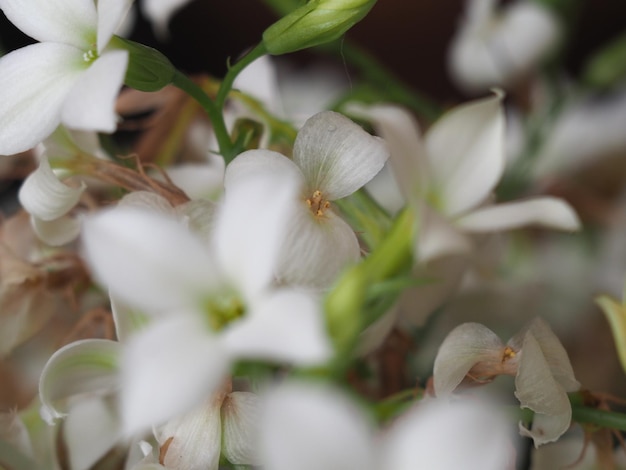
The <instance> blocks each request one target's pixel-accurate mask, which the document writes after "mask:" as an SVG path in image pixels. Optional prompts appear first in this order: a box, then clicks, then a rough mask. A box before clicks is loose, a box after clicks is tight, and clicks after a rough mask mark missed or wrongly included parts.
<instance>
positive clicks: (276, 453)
mask: <svg viewBox="0 0 626 470" xmlns="http://www.w3.org/2000/svg"><path fill="white" fill-rule="evenodd" d="M479 423H480V424H479ZM294 431H296V432H294ZM509 434H510V433H509V432H508V426H507V424H506V422H505V421H504V420H503V419H502V416H500V415H499V414H497V412H496V410H495V409H492V408H490V407H488V406H486V405H485V404H482V403H480V402H479V401H478V400H474V401H472V402H471V403H464V402H458V403H451V402H446V401H443V400H426V401H425V402H423V403H420V404H419V405H418V406H417V407H415V408H414V409H413V410H411V411H409V412H408V413H406V414H405V415H404V416H401V417H400V418H399V419H398V420H397V422H396V423H394V424H393V425H392V426H391V428H390V429H388V430H386V431H385V432H384V433H383V434H382V435H381V436H378V437H376V436H375V431H374V427H373V425H372V423H371V422H370V421H369V420H368V419H367V418H366V416H365V413H363V411H362V410H361V409H359V408H358V407H357V406H356V405H355V404H354V403H353V402H352V401H351V400H350V399H349V398H348V397H347V396H345V395H343V394H341V393H340V392H339V391H338V390H335V389H333V388H331V387H329V386H327V385H322V384H306V383H297V382H296V383H288V384H285V385H283V386H281V387H280V388H278V389H276V390H274V391H273V392H271V393H270V394H269V395H268V397H267V400H266V403H265V409H264V414H263V415H262V419H261V432H260V446H259V447H260V451H261V457H262V461H263V465H264V468H266V469H267V470H291V469H294V468H297V469H298V470H319V469H321V468H332V469H335V470H352V469H357V468H358V469H360V470H376V469H381V470H387V469H393V470H410V469H414V468H417V467H419V468H432V469H439V470H457V469H459V468H463V469H467V470H474V469H476V470H479V469H480V470H502V469H505V468H508V465H507V464H508V463H510V458H511V454H512V452H511V451H512V445H511V440H510V437H509Z"/></svg>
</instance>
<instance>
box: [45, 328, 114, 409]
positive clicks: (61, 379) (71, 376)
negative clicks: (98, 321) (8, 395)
mask: <svg viewBox="0 0 626 470" xmlns="http://www.w3.org/2000/svg"><path fill="white" fill-rule="evenodd" d="M119 354H120V346H119V344H118V343H117V342H115V341H109V340H105V339H85V340H82V341H77V342H75V343H71V344H68V345H66V346H64V347H62V348H61V349H59V350H58V351H57V352H55V353H54V354H53V355H52V357H51V358H50V359H48V362H47V363H46V366H45V367H44V369H43V371H42V373H41V378H40V380H39V396H40V398H41V402H42V404H43V406H44V407H45V408H46V409H47V410H48V412H49V413H50V414H51V415H52V416H53V417H55V418H58V417H61V416H63V415H64V414H65V408H64V407H61V406H58V405H57V403H56V402H58V401H59V400H62V399H64V398H68V397H70V396H73V395H78V394H81V393H87V392H91V393H97V394H101V395H102V394H106V393H108V392H111V391H113V390H115V389H116V388H117V387H118V386H119V380H118V368H117V364H118V358H119Z"/></svg>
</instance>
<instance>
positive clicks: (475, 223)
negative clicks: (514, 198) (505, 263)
mask: <svg viewBox="0 0 626 470" xmlns="http://www.w3.org/2000/svg"><path fill="white" fill-rule="evenodd" d="M456 225H457V226H458V227H460V228H462V229H464V230H468V231H471V232H478V233H484V232H491V231H498V230H511V229H516V228H520V227H526V226H528V225H540V226H543V227H548V228H555V229H560V230H577V229H579V228H580V221H579V220H578V216H577V215H576V212H574V209H572V207H571V206H570V205H569V204H567V203H566V202H565V201H563V200H561V199H557V198H554V197H541V198H536V199H531V200H529V201H520V202H509V203H505V204H497V205H495V206H487V207H485V208H481V209H477V210H475V211H473V212H471V213H469V214H467V215H465V216H463V217H460V218H459V219H458V220H457V221H456Z"/></svg>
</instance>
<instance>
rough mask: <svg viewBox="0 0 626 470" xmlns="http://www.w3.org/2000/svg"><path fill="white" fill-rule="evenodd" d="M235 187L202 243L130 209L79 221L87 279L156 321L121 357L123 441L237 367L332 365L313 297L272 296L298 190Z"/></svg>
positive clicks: (267, 182) (195, 399) (290, 186)
mask: <svg viewBox="0 0 626 470" xmlns="http://www.w3.org/2000/svg"><path fill="white" fill-rule="evenodd" d="M240 183H241V184H233V185H232V186H230V187H229V188H228V189H227V192H226V196H225V199H224V201H223V203H222V206H221V210H220V212H219V214H218V215H217V216H216V217H217V218H216V221H215V225H214V231H213V233H212V239H211V241H210V244H208V245H207V244H205V243H203V242H202V241H201V240H200V239H199V238H196V237H195V236H194V235H193V234H192V233H190V232H189V231H188V230H187V229H186V228H185V227H183V226H182V225H181V224H180V223H178V222H177V221H175V220H172V219H171V218H168V217H163V216H162V215H160V214H154V213H149V212H145V211H140V210H137V209H133V208H119V209H115V210H113V211H109V212H104V213H101V214H99V215H97V216H95V217H93V218H92V219H90V220H88V221H86V222H85V227H84V242H85V248H86V255H87V256H86V258H87V261H88V262H89V263H90V265H91V267H92V270H93V272H94V274H95V275H96V277H97V278H99V279H100V280H102V282H103V283H104V284H106V285H107V286H108V287H109V288H110V290H111V292H112V293H113V294H114V295H115V296H118V297H119V298H121V299H122V300H123V301H125V302H126V303H128V304H129V305H131V306H134V307H136V308H140V309H142V311H143V312H144V313H145V314H147V315H149V316H151V317H152V318H153V319H154V320H155V321H153V322H151V323H150V324H149V325H148V327H146V328H145V329H144V330H142V331H141V332H139V333H137V334H136V335H134V336H133V337H132V338H130V339H129V341H128V343H127V345H126V346H125V348H124V354H123V359H122V383H123V386H122V391H121V406H122V415H123V418H124V421H125V427H126V430H127V431H128V432H129V433H132V432H135V431H138V430H140V429H143V428H144V427H146V426H148V425H152V424H160V423H162V422H164V421H165V420H167V419H168V418H170V417H172V416H174V415H177V414H179V413H182V412H185V411H187V410H189V409H190V407H192V406H194V405H196V404H198V403H199V401H200V400H201V399H202V398H203V397H206V396H207V394H209V393H211V392H213V391H215V390H216V389H217V387H219V386H220V384H221V383H222V381H223V380H224V378H225V376H226V375H227V374H228V372H229V369H230V365H231V364H232V363H233V362H234V361H235V360H237V359H239V358H254V359H261V360H273V361H279V362H286V363H293V364H301V365H310V364H316V363H320V362H322V361H324V360H326V359H327V358H328V356H329V353H330V350H329V349H330V347H329V341H328V338H327V337H326V334H325V332H324V331H323V325H322V316H321V313H320V311H319V305H318V302H317V299H315V298H313V297H312V296H310V295H308V294H305V293H303V292H300V291H295V290H288V289H274V288H273V287H272V283H273V271H274V266H275V261H276V259H277V255H278V252H279V249H280V247H281V242H282V240H283V235H284V230H285V224H286V221H285V217H288V216H289V214H290V212H291V211H290V209H289V206H290V205H291V204H293V199H294V197H295V196H294V193H295V190H296V189H295V181H293V180H290V179H289V178H284V177H280V176H278V175H273V176H270V175H268V174H261V175H256V176H255V177H253V178H242V179H241V180H240Z"/></svg>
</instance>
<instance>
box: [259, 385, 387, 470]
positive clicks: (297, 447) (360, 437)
mask: <svg viewBox="0 0 626 470" xmlns="http://www.w3.org/2000/svg"><path fill="white" fill-rule="evenodd" d="M263 409H264V413H263V415H262V418H261V433H260V436H261V439H260V449H261V452H262V461H263V462H264V464H265V466H266V468H271V469H272V470H293V469H295V468H297V469H298V470H319V469H322V468H325V469H330V468H335V469H342V470H344V469H346V470H347V469H359V470H372V469H373V468H374V462H375V459H374V452H373V445H372V442H373V436H372V431H371V423H369V422H368V421H367V420H366V419H365V415H364V414H363V413H362V412H361V410H360V409H358V408H357V407H356V406H355V405H354V403H353V402H352V401H351V400H349V399H348V398H347V397H346V396H344V395H342V394H341V393H339V392H338V391H337V390H335V389H332V388H330V387H328V386H325V385H322V384H315V383H310V384H307V383H298V382H295V383H288V384H286V385H283V386H281V387H280V388H278V389H275V390H274V391H272V392H270V393H269V394H268V396H267V398H266V401H265V406H264V408H263ZM338 436H340V437H341V438H340V439H338Z"/></svg>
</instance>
